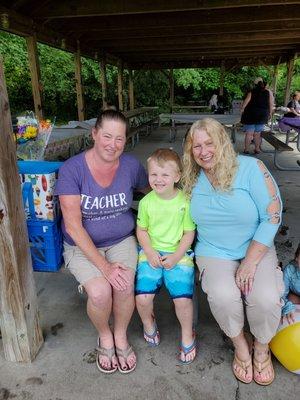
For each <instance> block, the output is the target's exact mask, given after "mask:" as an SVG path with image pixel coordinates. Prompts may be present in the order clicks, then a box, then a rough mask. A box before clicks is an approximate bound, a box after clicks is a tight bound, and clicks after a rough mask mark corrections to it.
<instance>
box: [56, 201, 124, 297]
mask: <svg viewBox="0 0 300 400" xmlns="http://www.w3.org/2000/svg"><path fill="white" fill-rule="evenodd" d="M59 200H60V205H61V210H62V214H63V218H64V223H65V228H66V231H67V233H68V234H69V235H70V236H71V238H72V239H73V241H74V242H75V244H76V245H77V246H78V247H79V248H80V250H81V251H82V252H83V253H84V254H85V256H86V257H87V259H88V260H89V261H90V262H91V263H92V264H93V265H95V266H96V267H97V268H98V269H99V270H100V271H101V272H102V273H103V275H104V276H105V278H106V279H107V280H108V282H109V283H110V284H111V285H112V286H113V287H114V288H116V289H117V290H124V289H126V288H127V286H128V284H129V281H128V278H127V274H126V272H125V270H126V267H125V266H124V265H123V264H121V263H113V264H112V263H109V262H108V261H107V260H106V259H105V257H103V256H102V255H101V254H100V253H99V251H98V250H97V248H96V246H95V245H94V243H93V241H92V239H91V238H90V236H89V234H88V233H87V231H86V230H85V229H84V227H83V225H82V215H81V210H80V196H79V195H60V196H59Z"/></svg>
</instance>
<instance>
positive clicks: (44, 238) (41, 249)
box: [27, 219, 63, 272]
mask: <svg viewBox="0 0 300 400" xmlns="http://www.w3.org/2000/svg"><path fill="white" fill-rule="evenodd" d="M27 229H28V237H29V243H30V252H31V257H32V267H33V269H34V271H44V272H56V271H58V270H59V269H60V267H61V265H62V262H63V260H62V251H63V243H62V242H63V241H62V232H61V229H60V223H59V221H41V220H31V219H29V220H27Z"/></svg>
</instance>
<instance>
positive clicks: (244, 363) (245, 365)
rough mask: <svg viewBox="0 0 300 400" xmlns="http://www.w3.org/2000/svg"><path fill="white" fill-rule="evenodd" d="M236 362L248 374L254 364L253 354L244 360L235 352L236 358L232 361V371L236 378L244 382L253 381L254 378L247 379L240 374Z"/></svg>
mask: <svg viewBox="0 0 300 400" xmlns="http://www.w3.org/2000/svg"><path fill="white" fill-rule="evenodd" d="M234 364H236V365H238V366H239V367H240V368H241V369H242V370H243V371H244V372H245V374H247V372H248V368H250V367H251V365H252V358H251V356H250V357H249V358H248V360H246V361H242V360H240V359H239V358H238V356H237V355H236V354H234V359H233V361H232V372H233V375H234V376H235V377H236V379H237V380H239V381H240V382H243V383H251V382H252V379H251V380H248V381H247V380H246V379H245V378H243V377H242V376H241V375H239V374H238V372H237V371H236V370H235V368H234Z"/></svg>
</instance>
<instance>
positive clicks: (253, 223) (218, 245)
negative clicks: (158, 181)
mask: <svg viewBox="0 0 300 400" xmlns="http://www.w3.org/2000/svg"><path fill="white" fill-rule="evenodd" d="M281 212H282V203H281V199H280V194H279V189H278V187H277V185H276V183H275V181H274V179H273V177H272V176H271V174H270V172H269V171H268V170H267V168H266V167H265V165H264V164H263V163H262V162H261V161H260V160H257V159H255V158H252V157H246V156H238V169H237V172H236V175H235V178H234V180H233V184H232V189H231V190H230V191H226V192H225V191H223V192H222V191H219V190H216V189H215V188H214V187H213V186H212V185H211V183H210V182H209V180H208V178H207V176H206V174H205V172H204V171H203V170H201V171H200V174H199V177H198V180H197V182H196V185H195V186H194V188H193V191H192V198H191V216H192V219H193V220H194V222H195V223H196V225H197V243H196V247H195V254H196V255H197V256H200V255H201V256H207V257H217V258H222V259H229V260H240V259H242V258H244V257H245V255H246V251H247V249H248V246H249V244H250V242H251V240H255V241H257V242H259V243H262V244H263V245H265V246H268V247H271V246H272V245H273V240H274V236H275V234H276V232H277V230H278V227H279V224H280V222H281Z"/></svg>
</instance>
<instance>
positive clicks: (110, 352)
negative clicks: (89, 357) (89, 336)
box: [96, 346, 118, 374]
mask: <svg viewBox="0 0 300 400" xmlns="http://www.w3.org/2000/svg"><path fill="white" fill-rule="evenodd" d="M100 356H104V357H107V358H108V359H109V360H110V364H111V366H110V368H108V369H107V368H104V367H103V366H102V365H101V364H100V360H99V357H100ZM114 356H116V353H115V348H114V347H112V348H111V349H105V348H104V347H100V346H98V347H97V358H96V365H97V367H98V369H99V371H101V372H103V373H104V374H112V373H114V372H116V371H117V369H118V366H117V365H116V366H113V363H112V358H113V357H114Z"/></svg>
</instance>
